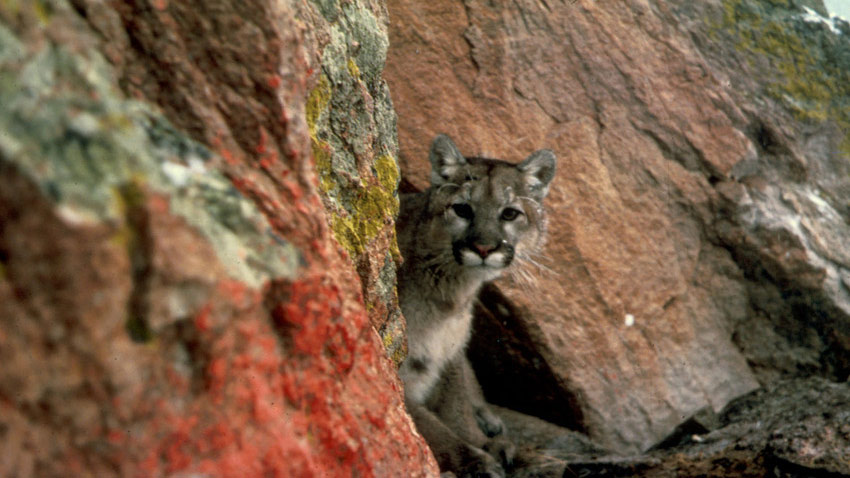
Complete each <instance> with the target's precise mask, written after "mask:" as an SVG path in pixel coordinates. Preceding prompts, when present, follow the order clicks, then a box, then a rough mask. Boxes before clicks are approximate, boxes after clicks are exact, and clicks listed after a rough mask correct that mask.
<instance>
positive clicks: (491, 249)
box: [397, 135, 555, 477]
mask: <svg viewBox="0 0 850 478" xmlns="http://www.w3.org/2000/svg"><path fill="white" fill-rule="evenodd" d="M430 160H431V187H430V188H429V189H427V190H426V191H423V192H422V193H419V194H414V195H406V196H402V201H401V203H402V209H401V214H400V215H399V220H398V225H397V227H398V237H399V247H400V249H401V252H402V255H403V257H404V263H403V264H402V266H401V268H400V269H399V281H398V289H399V297H400V302H401V308H402V311H403V312H404V315H405V317H406V318H407V332H408V348H409V352H408V357H407V359H406V360H405V361H404V362H403V363H402V365H401V369H400V370H399V374H400V375H401V378H402V380H403V381H404V385H405V402H406V404H407V407H408V410H409V411H410V413H411V415H412V416H413V418H414V421H415V422H416V426H417V428H418V430H419V432H420V433H422V435H423V436H424V437H425V439H426V441H427V442H428V444H429V446H430V447H431V449H432V450H433V452H434V454H435V456H436V457H437V461H438V462H439V464H440V467H441V469H442V470H443V471H453V472H455V473H456V474H458V475H460V476H492V477H503V476H504V468H503V467H502V465H508V464H509V463H510V461H511V458H512V455H513V445H512V444H511V443H510V441H509V440H508V439H507V434H506V429H505V427H504V424H503V423H502V421H501V419H499V418H498V417H497V416H496V415H495V414H493V413H492V412H491V411H490V409H489V407H488V406H487V403H486V402H485V401H484V398H483V395H482V393H481V388H480V386H479V385H478V381H477V380H476V378H475V374H474V373H473V371H472V368H471V367H470V365H469V362H468V361H467V359H466V353H465V348H466V344H467V342H468V341H469V337H470V333H471V320H472V305H473V303H474V301H475V300H476V298H477V295H478V292H479V290H480V288H481V286H482V285H483V284H484V283H485V282H487V281H490V280H493V279H495V278H496V277H498V276H499V275H501V274H502V272H504V271H505V270H509V267H510V266H511V264H512V263H514V262H518V261H519V262H522V261H526V262H528V261H531V257H532V256H533V254H535V252H536V250H537V248H538V246H539V244H540V243H541V242H542V236H543V233H544V231H545V217H544V214H543V207H542V201H543V198H544V197H545V196H546V193H547V190H548V186H549V182H550V181H551V180H552V177H553V176H554V170H555V157H554V155H553V154H552V152H551V151H548V150H540V151H537V152H535V153H533V154H532V155H531V156H529V157H528V159H526V160H525V161H523V162H522V163H520V164H518V165H514V164H510V163H506V162H504V161H499V160H492V159H483V158H465V157H463V155H461V154H460V152H459V151H458V150H457V147H456V146H455V145H454V143H453V142H452V141H451V139H449V137H448V136H445V135H440V136H437V138H435V139H434V142H433V144H432V146H431V153H430ZM485 450H486V451H485Z"/></svg>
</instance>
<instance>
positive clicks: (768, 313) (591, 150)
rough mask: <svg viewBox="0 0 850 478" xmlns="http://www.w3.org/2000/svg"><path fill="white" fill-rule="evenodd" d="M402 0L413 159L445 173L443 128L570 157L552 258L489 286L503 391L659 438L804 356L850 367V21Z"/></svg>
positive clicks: (757, 5)
mask: <svg viewBox="0 0 850 478" xmlns="http://www.w3.org/2000/svg"><path fill="white" fill-rule="evenodd" d="M809 3H811V4H812V5H813V6H814V8H816V9H821V11H823V10H822V5H820V4H819V2H809ZM389 13H390V19H391V24H390V44H391V45H392V47H391V48H390V51H389V56H388V64H387V69H386V77H387V80H388V82H389V84H390V88H391V90H392V92H393V98H394V103H395V107H396V111H397V113H398V117H399V120H398V126H399V144H400V163H401V168H402V174H403V175H404V177H405V178H406V180H407V181H409V182H410V183H411V184H412V185H413V186H415V187H424V186H425V185H426V184H427V178H428V162H427V160H426V158H427V148H428V144H429V142H430V140H431V139H432V138H433V136H434V135H435V134H437V133H440V132H444V133H448V134H449V135H450V136H452V137H453V139H454V140H455V141H456V143H457V144H458V146H459V147H460V149H461V151H462V152H464V153H465V154H467V155H483V156H491V157H497V158H502V159H507V160H511V161H519V160H521V159H522V158H524V157H525V156H526V155H527V154H528V153H530V152H531V151H533V150H536V149H539V148H551V149H553V150H554V151H555V153H556V156H557V157H558V174H557V176H556V178H555V180H554V183H553V186H552V188H551V192H550V194H549V197H547V199H546V203H547V204H546V207H547V211H548V215H549V218H550V224H549V241H548V244H547V245H546V247H545V250H544V251H543V252H542V254H541V256H540V258H539V261H538V262H539V267H537V268H536V270H534V269H533V268H532V270H531V274H530V275H532V276H533V280H530V281H529V280H526V279H524V278H522V277H514V278H507V279H505V280H502V281H500V282H499V283H498V284H497V286H498V290H497V291H495V292H493V291H491V292H488V293H486V294H485V295H484V296H483V299H482V307H481V308H480V313H479V316H478V319H477V323H476V337H478V338H479V339H474V340H473V343H472V344H471V346H470V356H471V358H472V360H473V362H474V364H475V367H476V370H477V373H478V375H479V377H480V378H481V381H482V385H483V387H484V389H485V394H486V395H487V397H488V398H489V399H490V400H491V401H494V402H496V403H499V404H502V405H505V406H507V407H510V408H513V409H515V410H518V411H521V412H524V413H527V414H531V415H535V416H538V417H541V418H544V419H546V420H549V421H551V422H553V423H556V424H559V425H562V426H565V427H568V428H571V429H573V430H582V431H586V432H587V433H588V434H589V435H590V437H591V438H592V439H594V440H595V441H596V442H597V443H599V444H601V445H603V446H605V447H607V448H609V449H611V450H615V451H617V452H620V453H635V452H638V451H642V450H646V449H648V448H650V447H651V446H653V445H654V444H657V443H659V442H660V441H662V440H663V439H664V438H665V437H667V436H668V435H669V434H670V433H671V432H673V430H674V429H675V428H676V427H677V426H679V425H680V424H681V423H682V422H683V421H686V420H687V419H688V418H689V417H691V416H693V415H694V414H695V413H696V412H698V411H700V410H704V409H706V408H709V409H710V410H712V411H714V412H719V411H720V410H721V409H723V407H724V406H726V405H727V404H728V403H729V402H730V401H731V400H733V399H735V398H736V397H739V396H741V395H743V394H746V393H748V392H751V391H753V390H755V389H757V388H758V387H760V386H762V385H765V384H770V383H772V382H774V381H775V380H778V379H780V378H783V377H794V376H806V375H810V374H816V375H821V376H823V377H826V378H829V379H832V380H838V381H843V380H846V379H847V377H848V372H850V369H848V366H847V365H848V357H850V340H848V337H850V336H848V331H850V307H848V305H850V302H848V297H850V292H848V290H850V288H848V271H850V269H848V264H847V262H846V257H845V256H846V253H847V250H848V247H850V246H848V244H850V242H848V241H846V240H842V238H846V237H850V235H848V232H850V231H848V230H847V223H848V218H850V215H848V203H847V202H846V198H847V197H848V194H847V192H848V189H847V188H848V186H849V185H850V179H848V178H850V176H848V174H847V164H848V162H847V157H848V155H850V149H848V148H847V144H848V140H847V138H846V136H845V133H846V131H847V127H846V126H847V124H850V123H848V122H847V121H848V116H847V109H846V101H847V100H846V99H847V97H848V95H847V93H848V91H847V87H846V85H848V84H850V82H848V81H847V78H846V72H847V71H850V70H848V68H847V67H848V65H850V63H848V59H847V55H846V52H847V51H848V45H847V41H848V39H847V38H848V37H847V35H840V34H837V33H835V31H833V29H831V28H830V27H829V26H826V25H824V24H823V23H819V22H813V21H810V20H807V18H808V17H805V14H806V11H805V10H804V9H803V8H802V6H799V5H797V4H796V3H794V2H757V1H750V0H723V1H714V2H685V1H681V2H680V1H673V2H661V1H654V0H649V1H640V2H627V3H625V4H624V3H616V2H594V1H583V0H580V1H577V2H558V1H554V2H550V1H546V2H538V1H531V0H520V1H514V2H505V1H495V2H471V1H467V2H450V1H440V0H437V1H432V2H425V3H423V2H417V1H413V0H399V1H397V2H396V1H394V2H391V3H390V4H389ZM836 25H837V26H836V27H835V28H836V29H841V28H846V26H845V24H843V23H841V22H838V23H836ZM795 64H796V65H799V66H800V71H799V72H798V73H799V75H798V76H794V74H795V71H796V70H795V69H794V67H793V65H795ZM836 65H838V66H836ZM496 357H499V358H498V359H497V358H496Z"/></svg>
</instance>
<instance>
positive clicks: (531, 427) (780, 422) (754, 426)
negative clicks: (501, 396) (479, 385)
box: [497, 378, 850, 478]
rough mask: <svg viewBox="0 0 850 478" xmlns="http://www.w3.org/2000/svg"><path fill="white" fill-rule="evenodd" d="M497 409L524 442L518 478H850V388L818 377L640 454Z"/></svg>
mask: <svg viewBox="0 0 850 478" xmlns="http://www.w3.org/2000/svg"><path fill="white" fill-rule="evenodd" d="M801 403H807V404H809V405H807V406H805V407H802V406H800V404H801ZM497 411H498V412H499V414H500V415H501V416H502V417H503V418H504V420H505V422H506V424H507V425H508V426H509V427H511V429H512V430H515V431H516V434H517V435H518V436H520V437H521V438H522V443H523V448H521V449H520V451H519V454H518V459H517V465H516V467H515V468H514V469H513V470H511V476H512V477H514V478H519V477H529V478H531V477H535V478H549V477H551V478H560V477H568V476H613V477H644V476H645V477H653V478H655V477H660V478H663V477H671V478H673V477H681V476H700V477H718V478H720V477H730V476H735V477H753V478H756V477H765V476H769V477H789V478H790V477H839V476H848V474H850V384H847V383H843V384H838V383H832V382H829V381H826V380H824V379H820V378H809V379H794V380H781V381H778V382H777V383H774V384H771V385H769V386H767V387H765V388H764V389H761V390H759V391H757V392H754V393H751V394H748V395H746V396H744V397H741V398H739V399H736V400H734V401H732V403H730V404H729V406H728V407H727V408H726V409H725V410H723V411H722V412H721V413H720V414H719V415H717V416H713V417H712V418H711V419H710V420H706V419H705V416H702V417H698V418H697V421H702V422H703V423H707V422H711V425H710V426H709V427H708V428H705V427H703V426H702V425H700V426H697V427H695V428H691V429H690V430H685V429H684V428H682V429H681V430H679V431H678V432H677V433H676V434H674V435H671V436H670V437H668V440H667V441H669V442H668V443H667V444H666V445H665V446H663V447H655V448H654V449H652V450H650V451H649V452H648V453H645V454H642V455H637V456H617V455H611V454H609V453H607V452H606V451H605V450H602V449H599V448H598V447H595V446H594V445H593V444H591V443H588V441H587V439H586V438H583V437H582V435H580V434H578V433H576V432H573V431H570V430H566V429H563V428H559V427H557V426H554V425H552V424H550V423H546V422H542V421H540V420H536V419H534V418H533V417H529V416H525V415H522V414H518V413H517V412H513V411H510V410H505V409H499V410H497ZM711 413H712V414H713V412H711ZM703 415H706V414H703ZM691 422H692V423H693V421H691Z"/></svg>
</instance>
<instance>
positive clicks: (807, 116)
mask: <svg viewBox="0 0 850 478" xmlns="http://www.w3.org/2000/svg"><path fill="white" fill-rule="evenodd" d="M813 6H814V7H818V6H819V5H813ZM816 9H817V10H820V8H816ZM802 13H803V11H802V10H801V9H800V8H799V7H797V6H796V5H795V4H792V3H790V2H788V1H787V0H762V1H754V0H724V1H723V18H722V21H721V22H720V24H718V25H715V28H716V29H720V30H722V31H725V32H727V33H728V34H730V35H732V36H733V37H734V38H735V40H736V45H737V49H738V50H739V51H741V52H742V53H744V54H745V55H747V56H749V58H750V61H751V64H752V62H754V59H755V57H764V58H767V59H769V61H770V64H771V66H772V67H773V68H775V70H776V73H778V75H777V76H776V79H775V80H773V81H768V82H767V86H766V87H765V92H766V93H767V94H768V95H769V96H770V97H772V98H774V99H776V100H779V101H780V102H781V103H782V104H784V105H785V106H786V107H787V108H789V110H790V111H791V112H792V113H793V114H794V116H795V117H796V118H797V119H799V120H801V121H809V122H823V121H828V120H829V121H834V122H835V123H836V124H837V125H838V126H839V128H841V130H842V131H844V132H850V57H848V56H847V55H846V53H845V54H842V52H846V51H847V50H848V49H850V40H848V39H847V38H845V35H838V34H835V33H832V32H830V31H829V30H828V29H827V28H826V27H824V26H822V25H820V24H808V23H806V22H805V21H803V20H802V18H801V15H802ZM765 73H768V72H765ZM841 150H842V152H843V153H844V154H845V155H848V156H850V135H848V134H847V133H845V137H844V140H843V142H842V144H841Z"/></svg>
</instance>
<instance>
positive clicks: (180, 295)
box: [0, 0, 438, 477]
mask: <svg viewBox="0 0 850 478" xmlns="http://www.w3.org/2000/svg"><path fill="white" fill-rule="evenodd" d="M386 44H387V38H386V12H385V10H384V8H383V7H382V5H381V4H379V3H377V2H370V1H362V2H348V3H346V4H345V5H343V6H339V5H335V4H329V3H327V2H270V1H264V0H257V1H249V2H200V3H198V2H177V1H168V0H162V1H160V0H156V1H150V2H149V1H146V0H139V1H126V2H107V3H104V2H96V1H89V0H72V1H66V0H56V1H51V2H40V1H39V2H3V3H2V4H0V78H2V79H0V104H2V105H3V107H2V108H0V362H2V363H3V366H2V370H0V398H2V399H0V443H2V450H3V452H2V454H0V475H2V476H9V477H28V476H44V477H51V476H57V477H58V476H151V477H153V476H170V477H178V476H349V475H350V474H351V473H355V474H357V475H358V476H391V475H397V474H402V475H404V476H436V475H437V473H438V472H437V468H436V464H435V462H434V460H433V457H432V456H431V453H430V451H429V450H428V448H427V446H426V444H425V442H424V441H423V440H422V438H421V437H420V436H419V435H418V434H417V433H416V432H415V429H414V426H413V423H412V421H411V420H410V418H409V417H408V415H407V414H406V412H405V410H404V406H403V400H402V392H401V384H400V382H399V380H398V378H397V376H396V372H395V364H394V363H393V361H392V360H391V358H390V357H388V356H387V355H388V350H389V354H390V355H395V356H396V357H397V356H398V355H399V354H403V335H402V332H403V328H402V326H401V317H400V314H399V313H398V306H397V300H396V298H395V296H394V289H393V281H394V279H393V274H394V268H395V262H394V260H395V259H394V253H393V244H394V231H393V218H394V214H395V206H394V205H395V189H396V182H397V177H398V173H397V166H396V160H395V158H396V150H395V141H396V140H395V136H394V131H395V130H394V115H393V112H392V109H391V107H390V103H389V97H388V96H387V88H386V85H385V84H384V83H383V80H382V79H381V68H382V63H383V57H382V56H381V52H382V51H386ZM343 118H344V119H345V120H344V121H343ZM352 167H353V169H352ZM358 210H362V211H366V212H368V213H369V214H368V215H365V212H360V213H356V211H358ZM376 329H380V330H382V331H383V337H381V336H379V334H378V333H376Z"/></svg>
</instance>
